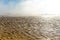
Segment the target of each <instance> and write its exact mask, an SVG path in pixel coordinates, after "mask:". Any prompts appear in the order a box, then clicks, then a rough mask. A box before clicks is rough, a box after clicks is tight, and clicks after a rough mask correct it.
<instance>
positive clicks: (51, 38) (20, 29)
mask: <svg viewBox="0 0 60 40" xmlns="http://www.w3.org/2000/svg"><path fill="white" fill-rule="evenodd" d="M0 40H60V20H56V19H49V20H45V18H42V17H0Z"/></svg>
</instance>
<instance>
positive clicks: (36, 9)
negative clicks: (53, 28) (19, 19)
mask: <svg viewBox="0 0 60 40" xmlns="http://www.w3.org/2000/svg"><path fill="white" fill-rule="evenodd" d="M0 15H6V16H36V15H37V16H40V15H48V16H51V15H60V0H0Z"/></svg>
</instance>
